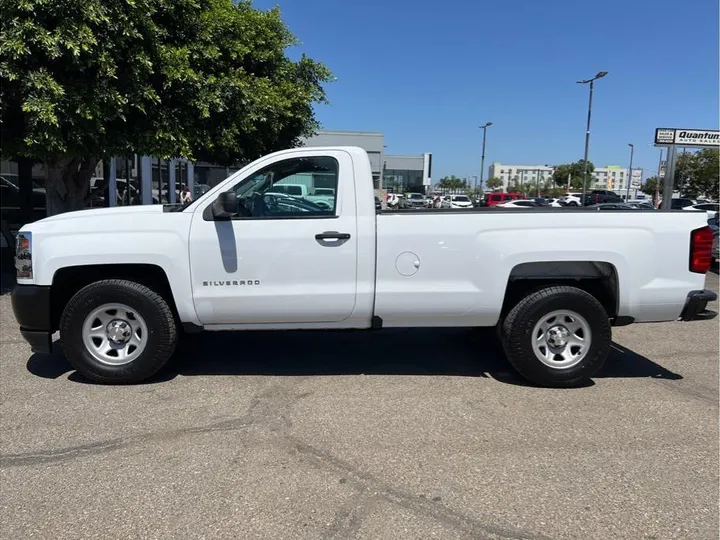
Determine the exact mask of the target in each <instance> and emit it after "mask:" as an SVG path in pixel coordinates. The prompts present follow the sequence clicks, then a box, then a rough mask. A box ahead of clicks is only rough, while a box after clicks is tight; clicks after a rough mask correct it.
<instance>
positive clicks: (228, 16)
mask: <svg viewBox="0 0 720 540" xmlns="http://www.w3.org/2000/svg"><path fill="white" fill-rule="evenodd" d="M1 6H2V13H3V17H2V23H1V25H2V27H1V28H2V36H1V37H0V86H1V88H2V90H1V92H2V95H1V98H2V133H1V136H2V146H3V153H4V156H3V157H6V158H7V157H9V158H21V157H25V158H30V159H33V160H35V161H42V162H45V164H46V167H45V169H46V174H47V179H46V187H47V190H48V206H49V210H50V206H51V200H52V199H53V198H57V199H59V200H56V201H55V202H56V203H57V205H56V206H58V209H61V210H63V209H75V208H77V207H82V206H83V205H84V204H83V203H84V198H85V197H86V196H87V192H88V182H89V178H90V175H91V174H92V170H93V169H94V167H95V165H96V164H97V162H98V160H99V159H100V158H101V157H104V156H111V155H124V154H132V153H138V154H144V155H154V156H158V157H163V158H170V157H185V158H189V159H191V160H207V161H211V162H215V163H221V164H230V163H233V162H246V161H249V160H252V159H254V158H257V157H258V156H260V155H263V154H266V153H268V152H271V151H274V150H277V149H279V148H283V147H292V146H296V145H298V144H299V137H300V136H303V135H309V134H311V133H312V132H313V131H315V130H316V129H317V127H318V124H317V122H316V121H315V117H314V111H313V105H314V104H315V103H323V102H325V99H326V98H325V92H324V89H323V83H325V82H328V81H330V80H331V75H330V72H329V71H328V69H327V68H326V67H325V66H323V65H322V64H320V63H318V62H316V61H314V60H312V59H310V58H307V57H306V56H304V55H303V56H302V57H301V58H300V59H299V60H297V61H293V60H291V59H290V58H289V57H288V56H287V55H286V54H285V50H286V49H287V47H289V46H291V45H294V44H296V43H297V41H296V39H295V37H294V36H293V35H292V33H291V32H290V31H289V29H288V28H287V27H286V26H285V24H284V22H283V21H282V19H281V17H280V12H279V10H278V9H277V8H275V9H271V10H268V11H261V10H258V9H255V8H253V7H252V6H251V2H250V0H238V1H235V2H233V0H205V1H203V2H197V1H196V0H172V1H169V0H134V1H132V2H128V1H126V0H52V1H50V0H1ZM69 14H72V15H71V16H70V15H69ZM60 207H62V208H60Z"/></svg>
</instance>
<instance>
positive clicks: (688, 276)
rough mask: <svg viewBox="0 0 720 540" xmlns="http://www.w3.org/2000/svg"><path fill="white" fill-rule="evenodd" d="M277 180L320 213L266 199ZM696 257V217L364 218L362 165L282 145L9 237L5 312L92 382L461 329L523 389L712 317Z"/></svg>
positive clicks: (704, 265) (569, 375) (434, 212)
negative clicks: (487, 345)
mask: <svg viewBox="0 0 720 540" xmlns="http://www.w3.org/2000/svg"><path fill="white" fill-rule="evenodd" d="M283 183H289V184H298V183H301V184H303V185H307V186H310V187H311V188H313V187H314V186H318V185H321V186H322V187H323V188H330V189H334V196H335V200H334V201H333V204H331V205H322V206H321V205H318V204H317V203H314V202H313V201H311V200H307V199H305V198H303V197H295V196H293V197H288V196H285V197H278V196H277V191H282V189H275V190H273V189H272V188H273V186H281V185H283ZM711 246H712V231H711V230H710V228H709V227H708V226H707V217H706V214H705V212H682V211H678V212H641V211H637V212H635V211H632V212H628V211H618V212H614V211H608V212H593V211H588V210H585V209H583V208H577V209H569V208H537V209H530V210H527V209H525V210H520V211H517V210H512V209H502V208H478V209H471V210H464V209H460V210H454V209H447V210H441V209H428V210H418V209H415V210H407V211H383V210H380V211H378V210H376V207H375V201H374V191H373V183H372V172H371V168H370V162H369V160H368V156H367V154H366V153H365V152H364V151H363V150H362V149H360V148H355V147H327V148H297V149H291V150H285V151H281V152H277V153H274V154H271V155H268V156H265V157H263V158H261V159H259V160H257V161H255V162H253V163H251V164H250V165H247V166H246V167H244V168H243V169H241V170H240V171H238V172H237V173H235V174H233V175H232V176H230V177H229V178H227V179H226V180H225V181H223V182H222V183H220V184H219V185H217V186H216V187H214V188H213V189H211V190H210V191H208V192H207V193H206V194H205V195H203V196H202V197H200V198H199V199H197V200H195V201H194V202H192V203H190V204H189V205H186V206H179V205H174V206H171V205H165V206H160V205H156V206H132V207H122V208H103V209H93V210H82V211H78V212H71V213H66V214H61V215H57V216H53V217H49V218H46V219H42V220H40V221H37V222H34V223H31V224H29V225H26V226H25V227H23V228H22V229H21V231H20V232H19V234H18V237H17V253H16V267H17V283H18V285H17V286H16V287H15V288H14V290H13V293H12V304H13V309H14V313H15V316H16V319H17V321H18V323H19V325H20V327H21V332H22V334H23V336H24V337H25V339H26V340H27V341H28V342H29V343H30V345H31V346H32V349H33V350H34V351H36V352H49V351H50V350H51V347H52V336H53V334H54V333H55V332H56V331H59V333H60V343H61V345H62V349H63V351H64V353H65V355H66V356H67V358H68V360H69V361H70V362H71V363H72V365H73V366H74V367H75V368H76V369H77V370H78V371H79V372H81V373H82V374H83V375H84V376H86V377H88V378H89V379H92V380H94V381H99V382H105V383H132V382H137V381H141V380H143V379H146V378H148V377H150V376H152V375H153V374H154V373H155V372H157V371H158V370H159V369H160V368H161V367H162V366H163V365H164V364H165V363H166V362H167V361H168V359H169V358H170V357H171V356H172V354H173V351H174V350H175V347H176V344H177V342H178V339H180V337H181V334H182V332H195V331H200V330H285V329H358V328H360V329H362V328H366V329H380V328H384V327H447V326H464V327H497V329H498V335H499V339H500V340H501V341H502V344H503V347H504V349H505V352H506V355H507V357H508V359H509V361H510V362H511V363H512V365H513V366H514V367H515V368H516V369H517V370H518V371H519V372H520V373H521V374H522V375H523V376H524V377H526V378H527V379H529V380H531V381H533V382H535V383H537V384H540V385H548V386H572V385H577V384H579V383H582V382H583V381H585V380H586V379H587V378H589V377H592V376H593V375H594V374H595V373H597V371H598V370H599V369H600V368H601V366H602V365H603V362H604V361H605V358H606V355H607V353H608V351H609V348H610V344H611V326H613V325H624V324H629V323H632V322H653V321H674V320H683V321H689V320H693V319H706V318H712V317H714V316H715V315H716V313H715V312H712V311H709V310H707V308H706V304H707V303H708V302H709V301H712V300H714V299H715V298H716V295H715V293H713V292H711V291H707V290H703V287H704V280H705V273H706V272H707V270H708V268H709V266H710V262H711ZM240 339H241V338H240ZM211 344H212V341H211V340H208V345H211ZM477 354H478V356H481V355H482V354H483V351H481V350H480V351H477ZM198 361H201V360H200V359H198ZM239 361H242V359H240V360H239ZM298 361H302V360H301V359H299V360H298ZM338 361H339V362H342V354H339V355H338ZM438 361H441V359H438Z"/></svg>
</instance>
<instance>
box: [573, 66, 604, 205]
mask: <svg viewBox="0 0 720 540" xmlns="http://www.w3.org/2000/svg"><path fill="white" fill-rule="evenodd" d="M607 74H608V72H607V71H599V72H598V74H597V75H595V76H594V77H593V78H592V79H586V80H584V81H577V84H588V83H590V99H589V101H588V114H587V128H586V130H585V158H584V163H583V188H582V203H581V204H585V193H586V192H587V174H588V150H589V149H590V116H591V114H592V98H593V89H594V88H595V81H596V80H597V79H602V78H603V77H604V76H605V75H607Z"/></svg>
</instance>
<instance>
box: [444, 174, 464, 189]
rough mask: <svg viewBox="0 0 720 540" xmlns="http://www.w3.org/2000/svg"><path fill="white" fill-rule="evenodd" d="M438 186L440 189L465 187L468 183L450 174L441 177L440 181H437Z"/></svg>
mask: <svg viewBox="0 0 720 540" xmlns="http://www.w3.org/2000/svg"><path fill="white" fill-rule="evenodd" d="M438 187H440V188H441V189H465V188H467V187H468V185H467V181H466V180H463V179H462V178H458V177H457V176H455V175H452V176H444V177H443V178H441V179H440V182H438Z"/></svg>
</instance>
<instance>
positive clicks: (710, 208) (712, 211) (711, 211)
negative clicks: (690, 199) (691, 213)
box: [682, 203, 720, 219]
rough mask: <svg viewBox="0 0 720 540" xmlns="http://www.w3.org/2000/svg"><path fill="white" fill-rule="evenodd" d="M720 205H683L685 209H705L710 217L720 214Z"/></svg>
mask: <svg viewBox="0 0 720 540" xmlns="http://www.w3.org/2000/svg"><path fill="white" fill-rule="evenodd" d="M718 207H720V205H719V204H718V203H701V204H691V205H689V206H683V207H682V209H683V210H703V211H705V212H706V213H707V217H708V219H710V218H714V217H715V216H717V214H718Z"/></svg>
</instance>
